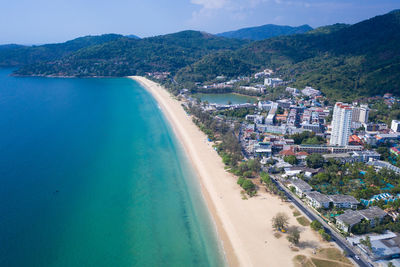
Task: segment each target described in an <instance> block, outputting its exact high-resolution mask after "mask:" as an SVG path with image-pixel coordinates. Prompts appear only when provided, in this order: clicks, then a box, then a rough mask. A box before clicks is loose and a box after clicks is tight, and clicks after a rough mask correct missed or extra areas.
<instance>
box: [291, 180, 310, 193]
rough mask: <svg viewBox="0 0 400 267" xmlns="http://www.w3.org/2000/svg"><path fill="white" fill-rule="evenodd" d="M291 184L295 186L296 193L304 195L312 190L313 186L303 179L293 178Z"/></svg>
mask: <svg viewBox="0 0 400 267" xmlns="http://www.w3.org/2000/svg"><path fill="white" fill-rule="evenodd" d="M290 186H292V187H294V188H295V190H296V194H297V195H299V196H300V197H303V196H304V194H305V193H307V192H311V191H312V190H313V188H312V187H311V186H310V185H309V184H308V183H306V182H304V181H303V180H301V179H292V180H291V181H290Z"/></svg>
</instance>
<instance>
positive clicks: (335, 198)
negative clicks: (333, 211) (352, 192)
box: [328, 194, 360, 209]
mask: <svg viewBox="0 0 400 267" xmlns="http://www.w3.org/2000/svg"><path fill="white" fill-rule="evenodd" d="M328 198H329V199H330V200H331V202H332V204H333V206H334V207H337V208H341V209H350V208H351V209H356V208H357V206H358V204H359V203H360V202H359V201H358V200H357V199H355V198H354V197H353V196H349V195H340V194H338V195H329V196H328Z"/></svg>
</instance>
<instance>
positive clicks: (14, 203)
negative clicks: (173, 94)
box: [0, 69, 224, 266]
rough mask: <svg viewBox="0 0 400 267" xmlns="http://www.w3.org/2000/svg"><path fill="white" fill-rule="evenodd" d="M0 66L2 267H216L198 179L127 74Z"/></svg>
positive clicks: (218, 260)
mask: <svg viewBox="0 0 400 267" xmlns="http://www.w3.org/2000/svg"><path fill="white" fill-rule="evenodd" d="M10 71H11V70H9V69H0V266H220V265H224V260H223V257H222V253H221V248H220V245H219V242H218V241H217V238H216V234H215V230H214V227H213V224H212V222H211V220H210V217H209V214H208V212H207V210H206V207H205V204H204V201H203V199H202V196H201V194H200V191H199V189H198V188H199V185H198V183H197V180H196V177H195V175H194V173H193V171H192V169H191V167H190V165H189V164H188V161H187V158H186V157H185V156H184V154H183V152H182V149H181V147H180V145H179V143H178V142H177V140H176V138H175V136H174V135H173V133H172V131H171V129H170V127H169V125H168V124H167V123H166V120H165V118H164V116H163V115H162V113H161V112H160V110H159V108H158V106H157V104H156V103H155V101H154V99H153V98H152V97H151V96H150V95H149V93H147V92H146V91H145V90H144V89H143V88H142V87H140V86H139V84H137V83H136V82H134V81H132V80H129V79H124V78H121V79H58V78H57V79H53V78H16V77H10V76H8V74H9V73H10Z"/></svg>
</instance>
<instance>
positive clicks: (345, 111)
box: [330, 102, 353, 146]
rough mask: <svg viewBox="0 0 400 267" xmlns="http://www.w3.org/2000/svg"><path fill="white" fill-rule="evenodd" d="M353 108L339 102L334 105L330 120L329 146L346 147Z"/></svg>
mask: <svg viewBox="0 0 400 267" xmlns="http://www.w3.org/2000/svg"><path fill="white" fill-rule="evenodd" d="M352 115H353V108H352V107H351V106H350V105H348V104H344V103H341V102H337V103H336V104H335V108H334V110H333V118H332V134H331V139H330V144H331V145H333V146H347V145H348V143H349V137H350V127H351V120H352Z"/></svg>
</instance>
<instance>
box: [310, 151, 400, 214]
mask: <svg viewBox="0 0 400 267" xmlns="http://www.w3.org/2000/svg"><path fill="white" fill-rule="evenodd" d="M313 155H318V154H312V155H310V156H309V157H311V156H313ZM315 158H316V159H317V157H315ZM321 158H322V157H321ZM323 169H324V171H323V172H320V173H318V174H316V175H314V176H313V177H312V178H311V179H310V180H309V181H308V183H309V184H310V185H311V186H313V187H314V188H315V189H316V190H318V191H320V192H321V193H324V194H345V195H353V196H354V197H355V198H357V199H367V200H368V199H370V198H371V197H372V196H374V195H377V194H380V193H392V194H393V195H397V194H398V193H400V175H398V174H396V173H394V172H393V171H390V170H387V169H382V170H380V171H375V170H374V168H373V167H371V166H368V165H366V164H364V163H352V164H350V163H346V164H340V163H338V162H336V161H334V160H329V161H328V162H326V163H324V164H323ZM374 205H378V206H379V207H381V208H388V207H395V208H398V207H400V201H394V202H391V203H388V204H386V203H385V202H384V201H377V202H374Z"/></svg>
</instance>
